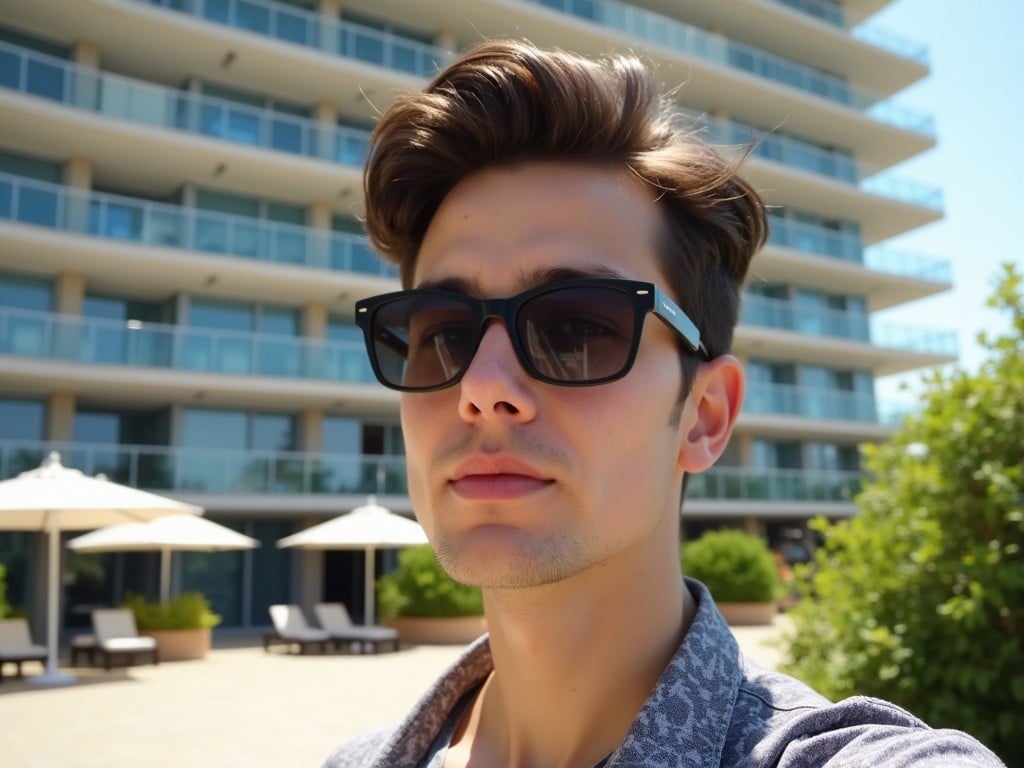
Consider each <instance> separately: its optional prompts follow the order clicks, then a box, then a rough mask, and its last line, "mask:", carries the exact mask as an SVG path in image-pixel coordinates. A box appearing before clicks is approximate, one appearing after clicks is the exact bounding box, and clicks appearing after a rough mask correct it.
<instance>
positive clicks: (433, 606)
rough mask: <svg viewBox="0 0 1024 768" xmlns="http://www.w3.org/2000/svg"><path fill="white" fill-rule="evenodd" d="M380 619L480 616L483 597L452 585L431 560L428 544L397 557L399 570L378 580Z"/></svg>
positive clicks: (482, 610) (431, 555) (431, 551)
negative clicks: (381, 617)
mask: <svg viewBox="0 0 1024 768" xmlns="http://www.w3.org/2000/svg"><path fill="white" fill-rule="evenodd" d="M377 602H378V604H379V606H380V613H381V615H382V616H388V617H391V616H431V617H439V616H479V615H481V614H483V612H484V604H483V597H482V595H481V594H480V590H479V589H477V588H476V587H468V586H466V585H464V584H459V583H458V582H456V581H453V580H452V578H451V577H450V576H449V575H448V574H447V573H445V572H444V570H443V569H442V568H441V566H440V565H439V564H438V562H437V558H436V557H434V550H433V549H431V547H430V545H429V544H421V545H418V546H415V547H409V548H407V549H405V550H403V551H402V552H401V554H399V556H398V568H397V569H395V570H394V571H392V572H391V573H388V574H385V575H384V576H381V577H380V578H379V579H378V580H377Z"/></svg>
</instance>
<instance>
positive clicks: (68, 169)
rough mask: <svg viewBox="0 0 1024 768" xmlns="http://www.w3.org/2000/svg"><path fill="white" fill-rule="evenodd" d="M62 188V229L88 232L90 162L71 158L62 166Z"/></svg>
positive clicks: (79, 158) (83, 158)
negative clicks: (63, 199) (63, 206)
mask: <svg viewBox="0 0 1024 768" xmlns="http://www.w3.org/2000/svg"><path fill="white" fill-rule="evenodd" d="M63 177H64V186H65V187H67V202H66V204H65V208H64V228H65V229H67V230H68V231H69V232H78V233H79V234H86V233H88V232H89V194H90V192H91V190H92V160H90V159H89V158H87V157H79V156H75V157H71V158H69V159H68V161H67V162H66V163H65V164H64V169H63Z"/></svg>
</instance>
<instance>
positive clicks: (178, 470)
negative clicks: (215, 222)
mask: <svg viewBox="0 0 1024 768" xmlns="http://www.w3.org/2000/svg"><path fill="white" fill-rule="evenodd" d="M51 450H58V451H60V454H61V458H62V459H63V461H64V463H65V465H66V466H70V467H75V468H77V469H80V470H82V471H83V472H84V473H86V474H88V475H95V474H97V473H103V474H105V475H106V476H107V477H109V478H110V479H111V480H114V481H116V482H119V483H124V484H126V485H130V486H132V487H135V488H143V489H146V490H150V491H163V492H173V493H210V494H266V495H269V496H273V495H281V496H284V495H297V494H300V495H325V494H327V495H339V494H357V495H365V494H371V493H372V494H377V495H380V496H384V495H389V494H400V495H406V494H407V493H408V490H407V487H406V473H405V457H404V456H394V455H391V456H371V455H362V454H323V453H312V452H298V451H256V450H251V451H233V450H220V449H217V450H213V449H203V448H193V447H188V448H185V447H178V446H157V445H98V444H86V443H63V444H61V443H51V442H46V441H15V440H0V479H6V478H9V477H13V476H15V475H17V474H18V473H19V472H23V471H25V470H27V469H33V468H35V467H37V466H39V464H40V463H41V462H42V460H43V458H44V457H45V456H46V454H47V453H48V452H49V451H51ZM860 482H861V474H860V473H859V472H848V471H819V470H782V469H775V470H754V469H739V468H733V467H715V468H712V469H710V470H708V471H707V472H704V473H702V474H698V475H691V476H690V480H689V487H688V490H687V493H686V497H687V498H688V499H723V500H724V499H742V500H752V501H765V502H769V501H844V502H846V501H850V500H852V498H853V496H854V495H855V494H856V492H857V491H858V490H859V488H860Z"/></svg>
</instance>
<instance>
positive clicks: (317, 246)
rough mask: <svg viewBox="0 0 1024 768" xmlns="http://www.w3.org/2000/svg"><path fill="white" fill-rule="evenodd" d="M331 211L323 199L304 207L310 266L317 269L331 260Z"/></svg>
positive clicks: (327, 267) (329, 265)
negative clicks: (308, 229) (310, 241)
mask: <svg viewBox="0 0 1024 768" xmlns="http://www.w3.org/2000/svg"><path fill="white" fill-rule="evenodd" d="M333 213H334V212H333V210H332V209H331V204H330V203H327V202H324V201H323V200H317V201H316V202H314V203H313V204H312V205H310V206H309V208H307V209H306V226H307V227H309V228H310V229H311V230H313V232H312V235H313V237H312V243H311V244H310V246H311V247H310V266H313V267H317V268H319V269H330V268H331V263H332V261H333V260H332V258H331V256H332V254H331V218H332V216H333ZM320 335H323V334H320Z"/></svg>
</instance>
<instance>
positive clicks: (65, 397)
mask: <svg viewBox="0 0 1024 768" xmlns="http://www.w3.org/2000/svg"><path fill="white" fill-rule="evenodd" d="M75 405H76V398H75V394H74V392H54V393H53V394H52V395H50V396H49V398H48V399H47V402H46V439H47V441H48V442H51V443H70V442H71V441H72V440H73V439H74V436H75Z"/></svg>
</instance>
